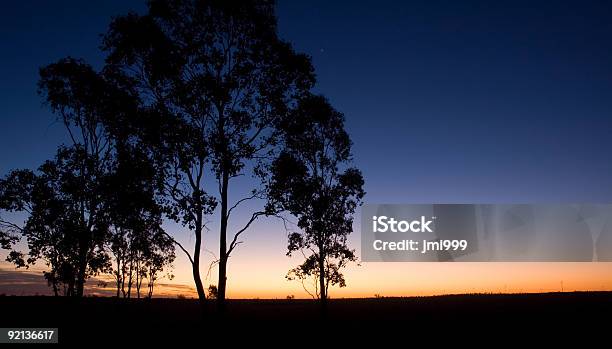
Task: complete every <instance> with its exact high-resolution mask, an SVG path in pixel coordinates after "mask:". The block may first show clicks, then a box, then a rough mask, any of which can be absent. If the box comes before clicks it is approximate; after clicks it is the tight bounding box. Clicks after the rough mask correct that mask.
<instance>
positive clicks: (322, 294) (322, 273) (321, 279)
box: [319, 251, 327, 317]
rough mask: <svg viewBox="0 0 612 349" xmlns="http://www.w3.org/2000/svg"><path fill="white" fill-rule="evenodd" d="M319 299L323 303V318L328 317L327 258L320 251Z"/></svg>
mask: <svg viewBox="0 0 612 349" xmlns="http://www.w3.org/2000/svg"><path fill="white" fill-rule="evenodd" d="M319 299H320V302H321V316H322V317H326V316H327V288H326V287H325V256H324V254H323V252H322V251H319Z"/></svg>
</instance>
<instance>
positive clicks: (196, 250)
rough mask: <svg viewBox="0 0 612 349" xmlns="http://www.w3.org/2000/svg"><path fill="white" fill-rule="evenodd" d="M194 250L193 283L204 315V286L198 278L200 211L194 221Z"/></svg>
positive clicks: (200, 237) (200, 241) (200, 238)
mask: <svg viewBox="0 0 612 349" xmlns="http://www.w3.org/2000/svg"><path fill="white" fill-rule="evenodd" d="M195 238H196V240H195V248H194V251H193V263H192V265H191V266H192V270H193V281H194V283H195V286H196V290H197V291H198V300H199V302H200V308H201V310H202V313H204V307H205V302H206V294H205V293H204V285H203V284H202V278H201V277H200V249H201V247H202V211H198V217H197V219H196V227H195Z"/></svg>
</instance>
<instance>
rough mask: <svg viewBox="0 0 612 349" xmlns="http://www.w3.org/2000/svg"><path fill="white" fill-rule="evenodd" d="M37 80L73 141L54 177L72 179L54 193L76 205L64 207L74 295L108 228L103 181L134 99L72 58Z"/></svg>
mask: <svg viewBox="0 0 612 349" xmlns="http://www.w3.org/2000/svg"><path fill="white" fill-rule="evenodd" d="M38 86H39V92H40V94H41V95H42V96H43V97H44V98H45V101H46V103H47V104H48V105H49V107H50V108H51V110H52V111H53V112H54V113H55V114H56V115H57V116H58V119H59V120H60V121H61V122H62V124H63V125H64V126H65V128H66V130H67V132H68V135H69V136H70V139H71V141H72V146H71V147H70V148H62V149H60V152H59V155H58V157H57V159H56V165H57V166H58V169H57V170H58V171H59V172H58V173H57V174H56V175H57V179H56V180H57V181H58V184H60V185H64V184H66V185H68V187H60V189H58V190H56V193H58V195H59V194H61V195H63V196H65V200H64V201H63V204H64V205H70V206H74V210H66V212H67V213H69V214H72V215H73V216H72V217H70V219H71V220H72V222H73V223H72V224H73V225H75V227H74V229H75V232H76V236H75V237H74V238H75V239H76V242H75V243H76V244H77V246H76V251H77V252H78V258H77V263H76V270H77V280H76V295H77V296H82V295H83V287H84V283H85V279H86V277H87V273H88V268H90V267H91V265H90V264H92V263H95V262H96V257H97V256H98V253H97V251H98V249H99V248H101V247H103V246H102V245H103V243H104V241H105V239H106V234H107V233H108V226H109V222H108V214H107V212H106V210H105V209H104V208H105V205H106V201H105V198H106V195H107V194H108V190H107V189H108V188H107V187H106V186H105V182H106V181H107V179H108V176H109V175H110V173H111V172H112V171H113V167H114V162H115V153H116V152H115V150H116V148H115V145H116V144H115V137H114V135H113V132H117V131H119V130H122V128H121V127H120V125H118V121H120V120H122V119H125V115H126V114H132V113H134V112H135V111H136V110H137V109H136V103H134V98H132V97H131V95H130V91H129V90H127V89H126V88H122V87H120V86H118V85H117V84H116V83H114V82H113V83H110V82H109V79H108V78H106V77H105V76H104V75H103V74H101V73H98V72H96V71H94V70H93V68H92V67H91V66H89V65H87V64H86V63H84V62H82V61H79V60H75V59H73V58H65V59H61V60H60V61H58V62H57V63H53V64H50V65H48V66H46V67H44V68H42V69H41V70H40V81H39V85H38ZM122 116H123V117H122ZM43 172H44V171H43ZM66 181H67V183H64V182H66ZM100 244H102V245H100ZM30 248H31V247H30ZM93 270H97V267H94V268H93Z"/></svg>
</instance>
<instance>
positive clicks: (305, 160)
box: [268, 95, 364, 313]
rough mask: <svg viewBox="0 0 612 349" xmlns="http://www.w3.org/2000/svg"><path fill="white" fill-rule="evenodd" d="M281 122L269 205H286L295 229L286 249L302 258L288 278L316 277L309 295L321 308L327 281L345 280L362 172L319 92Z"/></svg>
mask: <svg viewBox="0 0 612 349" xmlns="http://www.w3.org/2000/svg"><path fill="white" fill-rule="evenodd" d="M281 128H282V130H283V132H284V137H283V141H284V149H283V151H282V152H281V153H280V155H279V156H278V158H277V159H276V160H275V161H274V163H273V165H272V167H271V173H272V176H271V180H270V183H269V185H268V197H269V202H268V209H269V210H270V211H273V212H277V211H283V210H286V211H289V212H290V213H291V214H292V215H294V216H295V217H297V219H298V222H297V226H298V227H299V228H300V231H299V232H294V233H291V234H290V235H289V244H288V253H287V254H288V255H292V254H293V253H294V252H296V251H301V252H302V253H303V255H304V256H305V258H306V260H305V261H304V262H303V263H302V264H301V265H299V266H298V267H296V268H295V269H292V270H291V271H289V273H288V275H287V278H288V279H290V280H291V279H294V278H297V279H299V280H301V281H302V282H304V281H305V280H308V279H310V278H313V280H314V281H315V283H314V286H315V291H314V293H311V294H312V295H313V296H315V297H318V298H319V299H320V300H321V306H322V310H323V312H324V313H325V311H326V308H327V298H328V291H329V286H330V285H338V286H340V287H344V286H345V285H346V282H345V279H344V276H343V275H342V273H341V269H342V268H344V267H345V266H346V265H347V263H349V262H352V261H356V259H357V258H356V256H355V254H354V250H352V249H350V248H349V247H348V246H347V236H348V235H349V234H350V233H351V232H352V231H353V228H352V224H353V217H352V215H353V214H354V212H355V209H356V208H357V206H358V205H359V204H360V203H361V200H362V198H363V196H364V191H363V184H364V181H363V177H362V175H361V172H360V171H359V170H357V169H356V168H354V167H348V164H349V163H350V161H351V141H350V138H349V136H348V134H347V133H346V131H345V130H344V116H343V115H342V114H341V113H339V112H337V111H336V110H334V109H333V108H332V107H331V106H330V105H329V103H328V102H327V100H326V99H325V98H324V97H322V96H315V95H310V96H306V97H304V98H303V99H301V100H300V103H299V105H298V108H297V109H296V111H295V112H294V113H293V115H292V117H291V118H288V119H286V120H285V121H284V122H283V123H282V125H281Z"/></svg>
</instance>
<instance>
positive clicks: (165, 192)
mask: <svg viewBox="0 0 612 349" xmlns="http://www.w3.org/2000/svg"><path fill="white" fill-rule="evenodd" d="M101 49H102V51H103V54H104V56H105V63H104V65H103V67H102V68H101V69H99V70H96V69H94V68H93V67H92V66H90V65H89V64H87V63H86V62H84V61H82V60H79V59H74V58H71V57H67V58H64V59H61V60H59V61H58V62H56V63H52V64H50V65H48V66H45V67H43V68H41V70H40V81H39V86H38V88H39V92H40V95H41V96H42V97H43V98H44V102H45V103H46V104H47V105H48V106H49V108H50V109H51V110H52V111H53V112H54V113H55V114H56V115H57V117H58V119H59V120H60V121H61V122H62V124H63V125H64V126H65V129H66V131H67V133H68V135H69V137H70V139H71V143H70V144H64V145H60V146H59V147H58V151H57V155H56V156H55V158H54V159H51V160H49V161H47V162H45V163H44V164H42V165H41V166H40V167H39V168H38V169H37V170H29V169H26V170H14V171H12V172H10V173H9V174H8V175H7V176H6V177H4V178H3V179H1V180H0V209H1V210H3V211H6V212H21V213H23V214H26V215H27V219H26V220H25V222H24V223H23V224H20V222H13V221H11V220H10V219H4V220H3V219H2V218H3V217H0V245H1V246H2V247H3V248H5V249H8V250H10V252H9V256H8V260H10V261H11V262H13V263H15V264H16V265H17V266H19V267H25V266H28V265H31V264H34V263H35V262H37V261H42V262H43V263H45V264H46V265H47V266H48V268H49V270H48V271H47V272H45V278H46V279H47V281H48V282H49V285H50V286H51V287H52V288H53V290H54V292H55V294H56V295H59V294H65V295H70V296H83V293H84V285H85V282H86V280H87V279H88V278H90V277H92V276H95V275H98V274H101V273H107V274H111V275H113V276H114V278H115V281H116V292H117V293H116V295H117V297H131V296H132V294H135V295H136V296H137V297H141V295H143V294H145V293H146V295H147V296H149V297H150V296H151V295H152V294H153V290H154V285H155V281H156V280H158V279H159V278H160V277H162V276H164V275H168V276H169V277H171V275H170V274H169V271H170V270H171V268H170V267H171V265H172V263H173V261H174V259H175V246H177V247H178V248H179V249H180V250H182V252H184V253H185V254H186V256H187V258H188V259H189V261H190V263H191V266H192V272H193V278H194V283H195V287H196V290H197V293H198V296H199V299H200V301H201V303H202V304H203V302H204V300H205V299H206V298H207V294H206V292H205V286H204V284H203V281H202V278H201V271H200V264H201V250H202V248H203V247H204V245H205V241H203V238H202V232H203V230H204V229H206V222H208V221H210V219H214V220H216V222H218V227H219V232H218V234H219V241H220V243H219V246H218V255H217V258H218V260H217V261H215V263H216V266H217V268H218V280H217V284H216V286H214V285H209V286H211V287H209V290H214V295H213V296H214V298H216V300H217V304H218V306H219V308H220V309H221V310H223V308H224V306H225V298H226V280H227V264H228V261H229V258H230V256H231V254H232V252H234V250H235V248H236V246H238V244H240V237H241V235H242V234H244V233H246V232H247V231H248V230H249V227H250V226H251V225H252V223H253V222H254V221H256V220H258V219H260V218H262V217H266V216H268V217H271V216H274V217H280V218H281V219H286V218H285V216H284V214H285V213H288V214H290V215H291V216H293V217H295V218H296V219H297V224H296V229H293V230H295V231H293V230H292V231H291V232H290V234H289V241H288V251H287V254H288V255H291V254H292V253H294V252H297V251H301V252H302V253H303V255H304V256H305V260H304V262H303V263H302V264H301V265H299V266H297V267H296V268H294V269H292V270H291V271H289V273H288V275H287V278H288V279H299V280H300V281H301V282H302V284H303V285H304V286H305V288H306V289H307V291H308V292H309V293H311V295H312V296H313V297H314V298H319V299H321V301H322V302H321V304H322V305H323V309H325V305H326V299H327V297H328V290H329V286H330V285H338V286H341V287H343V286H345V280H344V278H343V276H342V273H341V269H342V268H343V267H345V266H346V265H347V263H349V262H352V261H355V260H356V256H355V254H354V251H353V250H351V249H350V248H349V247H348V246H347V235H348V234H350V233H351V231H352V222H353V218H352V216H353V214H354V212H355V209H356V207H357V206H358V205H359V204H360V202H361V200H362V198H363V195H364V192H363V184H364V182H363V178H362V176H361V173H360V171H359V170H357V169H356V168H353V167H351V141H350V137H349V136H348V134H347V133H346V131H345V130H344V116H343V115H342V114H341V113H339V112H338V111H336V110H335V109H334V108H333V107H332V106H331V105H330V103H329V102H328V100H327V99H326V98H325V97H323V96H321V95H317V94H314V93H313V92H312V88H313V87H314V85H315V75H314V69H313V67H312V64H311V60H310V57H308V56H307V55H304V54H301V53H297V52H295V51H294V50H293V48H292V46H291V45H290V44H289V43H287V42H285V41H283V40H281V39H280V38H279V37H278V35H277V28H276V17H275V14H274V3H273V2H271V1H263V0H262V1H213V0H200V1H192V0H189V1H188V0H184V1H162V0H156V1H150V2H149V3H148V11H147V13H146V14H142V15H140V14H135V13H129V14H126V15H123V16H119V17H115V18H114V19H113V20H112V21H111V23H110V26H109V29H108V31H107V33H106V34H105V35H104V36H103V39H102V45H101ZM245 175H247V176H251V177H253V178H254V180H253V181H252V182H253V183H255V184H253V187H252V188H250V190H248V191H247V192H246V194H245V195H244V196H243V197H241V198H239V199H235V200H232V199H230V196H229V192H230V188H234V187H233V183H234V181H235V179H236V178H237V177H240V176H245ZM210 183H214V185H211V184H210ZM241 189H242V188H241ZM249 201H254V202H256V203H259V205H260V208H259V209H258V210H254V211H253V212H250V213H249V214H248V215H247V216H246V219H244V221H239V220H240V219H242V217H236V216H235V215H232V213H234V212H236V210H238V209H242V208H243V204H244V203H246V202H249ZM164 220H172V221H175V222H178V223H180V224H182V225H183V226H185V227H187V228H188V229H189V230H191V231H192V232H193V234H194V237H195V239H194V244H193V246H183V245H181V244H179V243H178V242H177V241H175V240H174V238H173V237H172V235H171V234H169V232H166V231H164V230H163V228H162V222H163V221H164ZM230 220H232V222H233V223H234V224H232V225H231V226H238V227H239V228H237V229H236V230H231V229H230V228H229V227H230V224H229V222H230ZM18 241H25V242H26V244H27V247H28V248H27V252H25V251H20V250H19V248H17V246H18V244H17V242H18ZM308 286H313V288H312V289H310V290H309V289H308ZM142 287H145V288H146V291H143V290H144V289H143V288H142Z"/></svg>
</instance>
